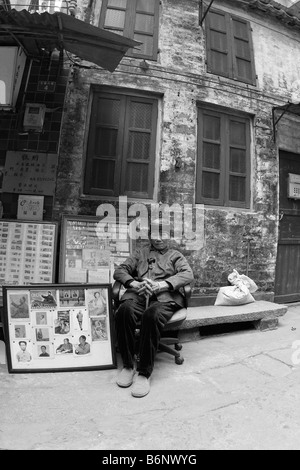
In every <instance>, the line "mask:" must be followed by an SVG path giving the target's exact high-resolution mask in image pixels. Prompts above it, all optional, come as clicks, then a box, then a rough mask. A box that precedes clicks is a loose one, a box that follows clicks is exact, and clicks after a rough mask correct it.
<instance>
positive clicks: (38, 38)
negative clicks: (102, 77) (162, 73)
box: [0, 10, 141, 72]
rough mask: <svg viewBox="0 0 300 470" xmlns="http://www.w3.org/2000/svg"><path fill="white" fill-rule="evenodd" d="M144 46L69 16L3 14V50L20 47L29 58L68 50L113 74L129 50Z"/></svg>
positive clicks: (0, 43)
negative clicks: (5, 47)
mask: <svg viewBox="0 0 300 470" xmlns="http://www.w3.org/2000/svg"><path fill="white" fill-rule="evenodd" d="M140 44H141V43H140V42H137V41H133V40H132V39H129V38H126V37H124V36H120V35H119V34H115V33H111V32H110V31H106V30H103V29H100V28H97V27H96V26H92V25H90V24H89V23H85V22H84V21H81V20H78V19H77V18H75V17H74V16H71V15H66V14H65V13H60V12H56V13H53V14H50V13H47V12H44V13H29V12H28V11H27V10H21V11H17V10H10V11H6V10H0V46H4V45H5V46H9V45H19V46H21V47H22V48H23V49H24V51H25V52H26V54H27V55H28V56H29V57H39V56H41V53H42V51H43V50H46V51H49V52H52V51H53V50H54V49H58V50H60V51H61V50H63V49H65V50H66V51H69V52H71V53H72V54H75V55H77V56H78V57H80V58H81V59H84V60H87V61H89V62H93V63H94V64H97V65H99V66H100V67H102V68H104V69H106V70H109V71H110V72H113V71H114V70H115V69H116V67H117V66H118V64H119V63H120V61H121V59H122V58H123V56H124V55H125V54H126V52H127V51H128V49H131V48H135V47H138V46H139V45H140Z"/></svg>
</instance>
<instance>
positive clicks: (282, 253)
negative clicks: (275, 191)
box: [274, 151, 300, 303]
mask: <svg viewBox="0 0 300 470" xmlns="http://www.w3.org/2000/svg"><path fill="white" fill-rule="evenodd" d="M289 173H292V174H295V175H299V178H300V154H295V153H290V152H284V151H280V152H279V220H280V221H279V237H278V247H277V260H276V270H275V297H274V301H275V302H277V303H286V302H298V301H300V199H292V198H290V197H288V180H289Z"/></svg>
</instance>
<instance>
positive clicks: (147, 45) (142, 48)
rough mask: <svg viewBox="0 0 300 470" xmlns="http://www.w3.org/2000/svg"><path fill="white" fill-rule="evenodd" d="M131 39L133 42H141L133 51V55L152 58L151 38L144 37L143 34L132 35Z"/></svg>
mask: <svg viewBox="0 0 300 470" xmlns="http://www.w3.org/2000/svg"><path fill="white" fill-rule="evenodd" d="M133 39H134V40H135V41H138V42H141V43H142V44H140V45H139V46H138V47H137V48H136V49H133V54H134V53H135V54H143V55H147V56H152V54H153V37H152V36H144V35H143V34H134V37H133Z"/></svg>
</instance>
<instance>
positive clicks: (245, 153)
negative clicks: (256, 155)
mask: <svg viewBox="0 0 300 470" xmlns="http://www.w3.org/2000/svg"><path fill="white" fill-rule="evenodd" d="M196 172H197V177H196V203H200V204H210V205H216V206H228V207H242V208H249V207H250V120H249V118H247V117H243V116H242V115H241V114H240V113H236V115H235V114H234V113H231V112H229V111H227V110H224V111H223V110H222V111H221V109H220V111H217V110H215V109H213V108H211V109H209V108H208V107H203V108H199V109H198V158H197V169H196Z"/></svg>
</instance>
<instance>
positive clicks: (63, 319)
mask: <svg viewBox="0 0 300 470" xmlns="http://www.w3.org/2000/svg"><path fill="white" fill-rule="evenodd" d="M42 287H43V288H42V289H41V286H39V287H33V286H30V287H28V289H27V288H24V287H23V288H11V289H10V288H7V289H6V303H7V311H8V329H9V336H10V344H11V362H12V365H13V367H15V368H17V369H18V368H31V367H32V368H36V369H38V368H45V367H48V368H60V367H63V368H65V367H68V366H70V367H72V368H76V366H80V358H82V357H86V358H88V357H90V358H91V359H88V360H86V361H83V363H84V365H87V366H88V365H92V366H93V365H97V364H98V362H99V360H100V359H99V351H101V344H106V346H107V347H108V348H109V349H111V339H110V324H109V315H110V307H109V290H108V286H104V285H97V286H96V285H89V286H88V287H87V285H85V286H84V287H81V286H80V285H79V286H78V285H76V286H75V285H64V286H61V287H57V286H55V288H53V285H50V286H49V287H48V288H47V289H45V288H44V286H42ZM104 347H105V346H104ZM104 356H105V357H106V356H107V352H106V354H104ZM78 361H79V362H78ZM97 361H98V362H97ZM45 362H46V363H47V365H43V363H45Z"/></svg>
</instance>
